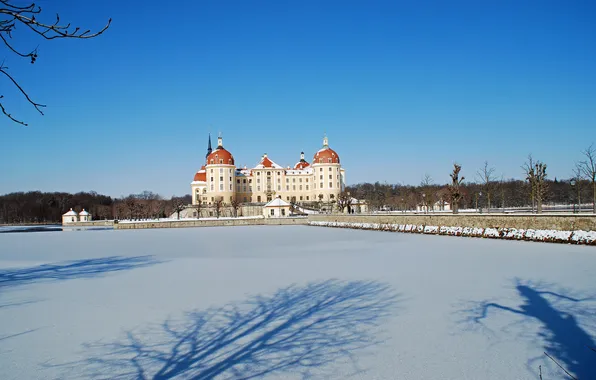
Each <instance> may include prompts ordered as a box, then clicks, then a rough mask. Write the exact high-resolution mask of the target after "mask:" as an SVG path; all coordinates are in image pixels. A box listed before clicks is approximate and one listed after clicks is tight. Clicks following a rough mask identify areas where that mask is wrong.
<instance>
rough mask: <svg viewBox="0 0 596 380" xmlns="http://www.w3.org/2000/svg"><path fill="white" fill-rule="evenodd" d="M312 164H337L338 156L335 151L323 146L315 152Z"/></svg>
mask: <svg viewBox="0 0 596 380" xmlns="http://www.w3.org/2000/svg"><path fill="white" fill-rule="evenodd" d="M312 163H313V164H339V156H338V155H337V153H336V152H335V151H334V150H333V149H331V148H329V147H326V148H323V149H321V150H319V151H318V152H317V153H315V156H314V157H313V160H312Z"/></svg>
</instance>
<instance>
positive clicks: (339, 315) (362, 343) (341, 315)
mask: <svg viewBox="0 0 596 380" xmlns="http://www.w3.org/2000/svg"><path fill="white" fill-rule="evenodd" d="M398 298H399V297H398V295H397V294H395V293H394V292H392V291H391V289H390V287H389V286H387V285H384V284H381V283H377V282H360V281H356V282H341V281H336V280H329V281H324V282H316V283H310V284H308V285H305V286H290V287H287V288H283V289H280V290H278V291H277V292H276V293H274V294H273V295H270V296H255V297H251V298H249V299H248V300H246V301H244V302H238V303H230V304H228V305H226V306H224V307H221V308H218V309H209V310H206V311H193V312H190V313H187V314H186V315H185V317H184V318H183V319H181V320H178V321H172V320H166V321H164V322H163V323H162V324H160V325H156V326H154V327H153V328H149V329H145V330H142V331H137V332H136V333H135V332H132V331H131V332H128V333H127V334H126V338H125V339H122V340H120V341H115V342H110V343H105V342H97V343H93V344H87V345H85V347H86V349H88V350H90V352H91V355H90V356H89V358H88V359H86V360H83V361H80V362H75V363H68V364H66V365H59V366H66V367H67V369H68V371H74V372H75V373H77V375H78V376H83V377H86V378H105V379H172V378H184V379H213V378H218V379H253V378H258V377H262V376H265V375H268V374H269V375H271V374H275V375H276V376H279V375H280V374H282V373H292V374H300V375H301V376H302V377H303V378H308V377H310V376H312V372H313V371H315V372H317V373H319V374H320V373H321V372H322V371H324V370H325V368H324V367H325V366H326V365H327V364H330V363H332V362H336V361H339V362H342V361H347V362H348V363H349V365H350V366H351V367H350V368H352V370H353V371H356V372H359V371H362V370H361V369H359V368H358V363H357V359H356V355H355V354H356V352H357V351H360V350H363V349H365V348H367V347H371V346H373V345H376V344H378V343H380V342H381V341H380V340H379V339H378V338H376V335H377V333H378V332H379V331H378V327H379V324H380V322H381V320H382V319H384V318H385V317H387V316H388V315H390V314H391V312H392V309H393V308H394V306H395V305H396V304H397V301H398ZM324 377H325V376H324ZM318 378H323V377H320V376H318Z"/></svg>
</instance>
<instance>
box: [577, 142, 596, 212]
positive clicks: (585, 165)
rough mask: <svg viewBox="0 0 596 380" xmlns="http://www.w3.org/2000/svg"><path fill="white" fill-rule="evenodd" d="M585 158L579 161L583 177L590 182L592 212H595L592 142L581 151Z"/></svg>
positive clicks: (595, 150) (595, 159)
mask: <svg viewBox="0 0 596 380" xmlns="http://www.w3.org/2000/svg"><path fill="white" fill-rule="evenodd" d="M582 153H583V154H584V156H585V157H586V159H585V160H584V161H582V162H581V163H580V165H581V171H582V173H583V175H584V177H585V178H586V179H587V180H589V181H590V182H591V183H592V212H593V213H595V214H596V148H595V147H594V144H592V145H590V146H589V147H587V148H586V149H585V150H584V151H583V152H582Z"/></svg>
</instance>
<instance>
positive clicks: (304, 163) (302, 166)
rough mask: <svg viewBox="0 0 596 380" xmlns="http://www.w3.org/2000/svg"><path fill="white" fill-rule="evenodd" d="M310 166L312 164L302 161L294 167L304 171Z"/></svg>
mask: <svg viewBox="0 0 596 380" xmlns="http://www.w3.org/2000/svg"><path fill="white" fill-rule="evenodd" d="M309 166H310V164H309V163H308V162H306V161H300V162H298V163H297V164H296V165H294V169H296V170H302V169H305V168H308V167H309Z"/></svg>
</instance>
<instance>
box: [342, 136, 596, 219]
mask: <svg viewBox="0 0 596 380" xmlns="http://www.w3.org/2000/svg"><path fill="white" fill-rule="evenodd" d="M580 157H581V158H582V160H581V161H576V163H575V167H574V168H573V169H572V171H571V172H572V174H573V175H572V177H571V178H569V179H565V180H557V178H554V179H553V180H550V179H549V178H548V174H547V165H546V163H545V162H543V161H540V160H536V159H534V157H532V155H531V154H530V155H529V156H528V157H527V160H526V162H524V163H523V165H522V166H521V169H522V170H523V174H524V180H518V179H509V180H504V179H503V178H498V177H497V176H496V175H495V168H494V167H491V166H490V165H489V163H488V161H485V162H484V165H483V166H482V167H480V168H479V169H478V170H472V171H471V175H469V174H466V176H468V177H470V178H468V180H466V177H465V176H464V174H463V173H462V166H461V165H459V164H458V163H454V164H453V171H452V172H451V173H450V174H449V177H450V178H451V182H450V183H447V184H445V185H438V184H435V183H434V182H433V180H432V178H431V177H430V176H429V175H428V174H427V175H425V176H424V178H423V179H422V181H421V182H420V185H419V186H408V185H392V184H387V183H385V184H381V183H379V182H376V183H374V184H371V183H361V184H357V185H352V186H348V187H347V188H346V192H349V193H350V196H351V197H354V198H357V199H364V200H366V201H367V203H368V205H369V207H370V208H371V209H372V210H379V209H390V210H414V209H416V208H417V207H421V208H422V209H423V210H436V209H437V207H436V206H437V202H438V205H439V209H442V206H441V205H443V204H444V203H448V204H449V205H450V206H451V208H452V210H453V212H454V213H457V212H458V209H460V208H464V209H469V208H473V209H483V208H484V209H489V210H490V209H493V208H502V209H505V208H510V207H531V208H532V211H536V212H537V213H541V212H542V207H543V205H546V206H548V205H549V204H550V205H582V204H586V203H591V204H592V212H593V213H596V147H595V146H594V145H593V144H592V145H590V146H589V147H588V148H586V149H584V150H583V151H582V152H581V155H580ZM465 172H467V173H470V171H469V169H468V170H465V168H464V173H465ZM445 174H446V175H445V177H447V173H445ZM574 210H575V207H574Z"/></svg>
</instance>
